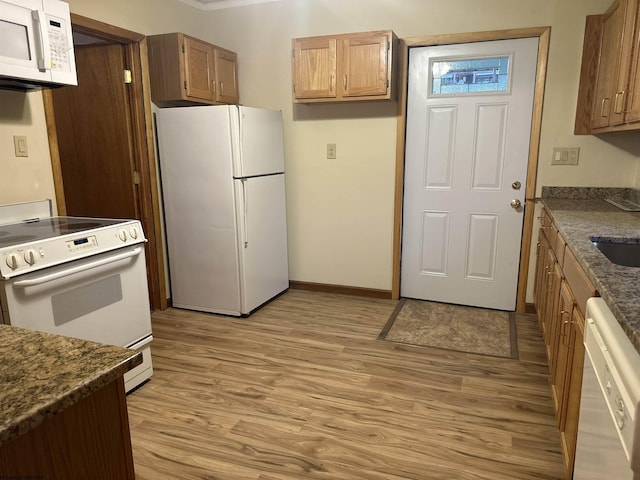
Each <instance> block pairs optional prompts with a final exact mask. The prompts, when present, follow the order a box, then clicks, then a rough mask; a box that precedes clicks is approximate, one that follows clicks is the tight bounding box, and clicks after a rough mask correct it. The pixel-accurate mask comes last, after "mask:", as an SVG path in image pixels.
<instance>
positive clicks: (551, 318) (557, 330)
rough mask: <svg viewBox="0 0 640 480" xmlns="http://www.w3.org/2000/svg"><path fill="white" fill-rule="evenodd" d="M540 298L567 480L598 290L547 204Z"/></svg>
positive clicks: (537, 283) (537, 299) (536, 288)
mask: <svg viewBox="0 0 640 480" xmlns="http://www.w3.org/2000/svg"><path fill="white" fill-rule="evenodd" d="M540 218H541V223H542V225H543V228H541V229H540V233H539V238H538V253H537V263H536V270H535V272H536V273H535V279H534V280H535V282H534V302H535V307H536V311H537V312H538V321H539V323H540V329H541V330H542V334H543V338H544V342H545V346H546V349H547V360H548V363H549V372H550V382H551V393H552V397H553V404H554V408H555V411H556V419H557V424H558V428H559V430H560V438H561V442H562V452H563V460H564V464H565V467H566V472H567V477H566V478H567V480H570V479H571V478H572V476H573V462H574V458H575V446H576V440H577V437H578V416H579V412H580V394H581V390H582V367H583V365H584V345H583V338H584V311H585V308H586V303H587V298H589V297H592V296H596V295H597V294H598V293H597V291H596V289H595V287H594V286H593V285H592V283H591V282H590V280H589V278H588V277H587V275H586V274H585V272H584V270H583V269H582V268H581V267H580V265H579V264H578V261H577V259H576V257H575V255H574V254H573V252H572V251H571V248H570V247H569V246H567V245H566V242H565V240H564V238H562V235H561V234H560V233H559V232H558V230H557V228H556V227H555V225H554V224H553V222H552V221H551V219H550V215H549V214H548V213H547V212H546V211H544V210H543V214H542V216H541V217H540Z"/></svg>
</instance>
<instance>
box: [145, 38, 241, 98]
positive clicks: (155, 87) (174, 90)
mask: <svg viewBox="0 0 640 480" xmlns="http://www.w3.org/2000/svg"><path fill="white" fill-rule="evenodd" d="M147 45H148V51H149V76H150V83H151V100H152V101H153V102H155V103H157V104H158V105H160V106H182V105H196V104H236V103H238V78H237V77H238V75H237V72H238V67H237V64H238V63H237V56H236V54H235V53H234V52H231V51H229V50H225V49H223V48H220V47H218V46H216V45H212V44H210V43H207V42H204V41H202V40H199V39H197V38H194V37H190V36H189V35H185V34H183V33H167V34H162V35H152V36H150V37H147Z"/></svg>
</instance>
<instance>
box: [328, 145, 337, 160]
mask: <svg viewBox="0 0 640 480" xmlns="http://www.w3.org/2000/svg"><path fill="white" fill-rule="evenodd" d="M327 158H329V159H335V158H336V144H335V143H327Z"/></svg>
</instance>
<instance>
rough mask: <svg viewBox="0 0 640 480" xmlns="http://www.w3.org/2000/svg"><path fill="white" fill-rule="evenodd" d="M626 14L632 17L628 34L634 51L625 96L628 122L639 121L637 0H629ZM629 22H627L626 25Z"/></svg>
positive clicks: (639, 46)
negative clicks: (631, 28) (631, 25)
mask: <svg viewBox="0 0 640 480" xmlns="http://www.w3.org/2000/svg"><path fill="white" fill-rule="evenodd" d="M627 9H628V10H627V15H628V16H629V17H630V18H631V19H633V22H634V24H633V27H634V34H633V37H631V35H628V37H629V38H630V40H632V45H631V47H630V48H631V51H632V52H634V54H633V55H630V57H631V66H630V73H629V89H628V90H627V92H626V93H627V98H626V114H625V121H626V122H628V123H633V122H638V121H640V55H638V53H637V52H639V51H640V50H639V49H640V12H639V11H638V10H639V6H638V0H630V2H629V6H628V7H627ZM628 24H629V23H627V25H628Z"/></svg>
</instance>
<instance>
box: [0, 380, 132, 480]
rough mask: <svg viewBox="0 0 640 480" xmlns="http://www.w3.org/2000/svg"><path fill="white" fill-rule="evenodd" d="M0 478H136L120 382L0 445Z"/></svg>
mask: <svg viewBox="0 0 640 480" xmlns="http://www.w3.org/2000/svg"><path fill="white" fill-rule="evenodd" d="M0 479H34V480H35V479H38V480H60V479H87V480H88V479H91V480H135V473H134V470H133V454H132V451H131V437H130V434H129V418H128V416H127V400H126V395H125V392H124V380H123V378H122V377H120V378H118V379H117V380H114V381H113V382H111V383H109V384H107V385H105V386H104V387H102V388H101V389H99V390H97V391H96V392H95V393H93V394H91V395H90V396H88V397H86V398H84V399H82V400H80V401H79V402H78V403H76V404H74V405H72V406H70V407H68V408H66V409H65V410H62V411H61V412H59V413H57V414H55V415H54V416H53V417H50V418H47V419H45V420H44V421H43V422H42V423H41V424H40V425H38V426H37V427H35V428H33V429H32V430H30V431H28V432H27V433H25V434H24V435H22V436H20V437H18V438H16V439H14V440H12V441H9V442H8V443H5V444H2V445H0Z"/></svg>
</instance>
